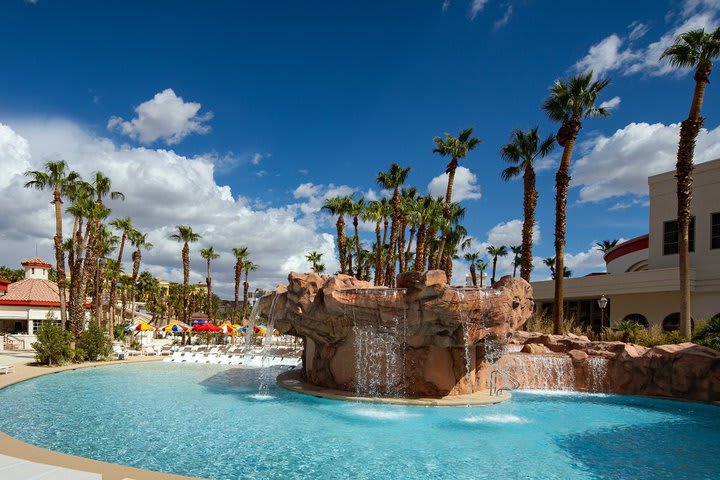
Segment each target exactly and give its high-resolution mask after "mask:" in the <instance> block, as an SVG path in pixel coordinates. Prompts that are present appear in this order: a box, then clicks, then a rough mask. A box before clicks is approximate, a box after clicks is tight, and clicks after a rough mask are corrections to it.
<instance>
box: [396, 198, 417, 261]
mask: <svg viewBox="0 0 720 480" xmlns="http://www.w3.org/2000/svg"><path fill="white" fill-rule="evenodd" d="M417 193H418V191H417V188H415V187H408V188H403V189H401V190H400V214H399V216H398V226H399V228H398V240H397V242H398V244H397V249H398V262H399V265H398V266H399V271H400V272H401V273H402V272H405V271H407V266H406V264H405V263H406V262H405V230H406V229H407V225H408V220H409V218H410V211H411V210H412V209H413V204H414V202H415V197H417ZM413 235H414V233H413ZM410 242H412V237H410Z"/></svg>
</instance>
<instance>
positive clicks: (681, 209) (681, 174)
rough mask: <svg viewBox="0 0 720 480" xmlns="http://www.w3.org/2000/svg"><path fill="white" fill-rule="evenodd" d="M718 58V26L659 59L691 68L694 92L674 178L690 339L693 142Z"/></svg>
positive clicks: (687, 36)
mask: <svg viewBox="0 0 720 480" xmlns="http://www.w3.org/2000/svg"><path fill="white" fill-rule="evenodd" d="M719 55H720V27H718V28H717V29H716V30H715V31H714V32H711V33H705V30H703V29H700V30H692V31H689V32H685V33H683V34H681V35H679V36H678V37H677V38H676V39H675V43H674V44H673V45H672V46H670V47H668V48H667V49H666V50H665V51H664V52H663V54H662V56H661V57H660V58H661V59H663V58H667V59H668V60H669V62H670V64H671V65H673V66H676V67H686V68H694V69H695V75H694V77H693V79H694V80H695V90H694V92H693V98H692V103H691V104H690V112H689V113H688V118H687V119H686V120H684V121H683V122H682V124H681V126H680V142H679V144H678V153H677V164H676V166H675V177H676V178H677V200H678V219H677V222H678V265H679V270H680V334H681V335H683V336H684V337H685V338H687V339H690V337H691V335H692V325H691V323H692V322H691V315H690V313H691V312H690V308H691V307H690V258H689V255H690V254H689V244H690V243H689V225H690V203H691V201H692V172H693V155H694V152H695V139H696V138H697V135H698V132H699V131H700V128H701V127H702V125H703V121H704V119H703V117H701V116H700V111H701V110H702V105H703V100H704V99H705V89H706V87H707V84H708V83H710V73H711V72H712V68H713V60H714V59H715V58H717V57H718V56H719Z"/></svg>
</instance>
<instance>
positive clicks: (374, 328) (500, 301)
mask: <svg viewBox="0 0 720 480" xmlns="http://www.w3.org/2000/svg"><path fill="white" fill-rule="evenodd" d="M397 285H398V288H397V289H388V288H384V287H373V286H372V285H371V284H370V283H369V282H365V281H362V280H357V279H355V278H353V277H351V276H348V275H337V276H334V277H326V276H320V275H317V274H315V273H291V274H290V275H289V276H288V284H287V286H282V287H278V289H277V290H276V292H275V294H274V295H267V296H265V297H263V298H262V299H260V301H259V302H260V303H259V307H258V308H259V311H260V313H261V315H264V316H266V317H267V316H269V315H272V318H273V319H274V322H275V328H277V329H279V330H280V331H281V332H283V333H290V334H292V335H296V336H299V337H302V338H303V339H304V341H305V351H304V357H303V360H304V375H305V379H306V380H307V381H309V382H311V383H313V384H315V385H319V386H323V387H327V388H336V389H342V390H354V389H356V388H357V386H358V382H359V381H360V380H361V379H358V378H356V372H355V365H356V362H358V361H360V362H371V363H372V364H373V365H371V367H372V368H373V369H375V370H376V371H377V372H379V374H380V376H382V377H383V379H386V380H387V381H386V382H385V383H383V382H382V381H381V382H380V383H379V384H378V385H375V387H376V388H377V389H378V390H379V391H381V392H383V391H384V392H390V391H394V390H397V389H399V388H402V389H403V392H404V393H405V394H408V395H418V396H419V395H423V396H433V395H438V396H442V395H448V394H458V393H467V392H470V391H472V390H474V389H476V388H475V387H474V386H473V381H472V378H473V377H474V376H472V375H471V376H469V377H468V376H466V367H465V351H464V350H465V345H466V344H468V345H470V346H471V347H470V349H471V350H472V359H473V362H472V363H473V365H472V368H473V369H474V368H476V367H477V365H476V364H479V363H480V362H479V361H478V362H475V360H474V359H475V358H478V359H484V358H485V357H486V356H487V355H488V352H486V350H485V346H486V345H485V344H486V343H487V342H488V341H495V340H502V341H503V342H504V341H505V340H506V339H507V338H508V336H509V335H510V333H511V332H512V331H514V330H515V329H518V328H520V327H521V326H522V325H523V324H524V323H525V322H526V321H527V320H528V318H529V317H530V315H531V314H532V311H533V307H534V304H533V297H532V288H531V287H530V285H529V284H528V283H527V282H525V281H524V280H522V279H513V278H511V277H503V278H502V279H500V281H499V282H498V283H497V284H496V288H494V289H478V288H465V287H463V288H457V287H451V286H449V285H448V284H447V278H446V277H445V273H444V272H443V271H440V270H434V271H429V272H424V273H420V272H407V273H403V274H400V275H399V276H398V278H397ZM271 310H272V312H271ZM373 342H377V343H378V344H381V343H383V342H384V343H385V344H387V345H390V347H388V348H389V349H386V350H385V351H383V352H380V353H381V354H373V352H369V353H368V352H366V350H368V349H369V350H372V349H373V348H376V346H375V343H373ZM393 349H394V350H396V351H392V350H393ZM361 350H362V351H361ZM358 352H360V354H358ZM398 362H400V363H398ZM368 368H370V366H368ZM390 370H397V371H400V372H401V374H402V375H401V376H400V377H398V376H396V375H394V374H390V373H388V372H389V371H390ZM468 378H470V379H471V381H470V382H468ZM390 383H392V384H390ZM400 384H402V385H400Z"/></svg>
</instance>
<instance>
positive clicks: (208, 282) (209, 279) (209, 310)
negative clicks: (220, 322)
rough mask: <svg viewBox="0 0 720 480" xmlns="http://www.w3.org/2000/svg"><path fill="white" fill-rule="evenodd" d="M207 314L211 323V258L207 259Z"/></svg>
mask: <svg viewBox="0 0 720 480" xmlns="http://www.w3.org/2000/svg"><path fill="white" fill-rule="evenodd" d="M205 281H206V283H207V316H208V320H209V321H210V323H212V321H213V317H212V279H211V278H210V258H208V259H207V278H206V279H205Z"/></svg>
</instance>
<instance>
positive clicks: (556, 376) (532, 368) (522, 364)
mask: <svg viewBox="0 0 720 480" xmlns="http://www.w3.org/2000/svg"><path fill="white" fill-rule="evenodd" d="M512 357H513V359H514V364H515V368H513V369H512V374H513V376H515V378H517V379H518V381H519V382H520V385H521V388H529V389H541V390H573V389H574V388H575V369H574V368H573V364H572V360H571V359H570V357H567V356H565V355H562V356H560V355H522V354H521V355H512Z"/></svg>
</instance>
